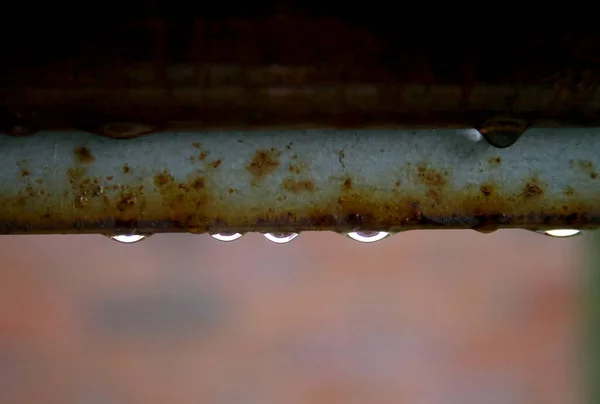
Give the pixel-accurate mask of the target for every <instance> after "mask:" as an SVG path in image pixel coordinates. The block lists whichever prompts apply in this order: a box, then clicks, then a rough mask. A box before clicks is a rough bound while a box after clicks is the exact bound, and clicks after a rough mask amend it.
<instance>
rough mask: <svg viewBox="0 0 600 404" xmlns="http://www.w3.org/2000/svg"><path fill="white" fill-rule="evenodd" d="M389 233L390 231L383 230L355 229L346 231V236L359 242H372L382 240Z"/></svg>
mask: <svg viewBox="0 0 600 404" xmlns="http://www.w3.org/2000/svg"><path fill="white" fill-rule="evenodd" d="M389 235H390V233H388V232H385V231H357V232H352V233H348V237H350V238H351V239H353V240H356V241H360V242H361V243H374V242H376V241H379V240H383V239H384V238H386V237H387V236H389Z"/></svg>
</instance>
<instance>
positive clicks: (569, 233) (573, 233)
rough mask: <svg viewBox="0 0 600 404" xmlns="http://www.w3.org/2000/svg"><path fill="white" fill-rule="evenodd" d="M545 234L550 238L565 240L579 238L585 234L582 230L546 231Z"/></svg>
mask: <svg viewBox="0 0 600 404" xmlns="http://www.w3.org/2000/svg"><path fill="white" fill-rule="evenodd" d="M543 233H544V234H545V235H547V236H550V237H558V238H565V237H573V236H577V235H579V234H581V233H583V232H582V231H581V230H576V229H557V230H546V231H544V232H543Z"/></svg>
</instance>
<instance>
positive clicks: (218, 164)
mask: <svg viewBox="0 0 600 404" xmlns="http://www.w3.org/2000/svg"><path fill="white" fill-rule="evenodd" d="M221 163H222V161H221V159H219V160H215V161H213V162H212V163H210V165H211V166H212V167H213V168H218V167H219V166H220V165H221Z"/></svg>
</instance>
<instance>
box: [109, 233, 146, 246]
mask: <svg viewBox="0 0 600 404" xmlns="http://www.w3.org/2000/svg"><path fill="white" fill-rule="evenodd" d="M111 238H112V239H113V240H115V241H118V242H119V243H126V244H131V243H137V242H138V241H142V240H143V239H145V238H146V236H142V235H141V234H118V235H116V236H111Z"/></svg>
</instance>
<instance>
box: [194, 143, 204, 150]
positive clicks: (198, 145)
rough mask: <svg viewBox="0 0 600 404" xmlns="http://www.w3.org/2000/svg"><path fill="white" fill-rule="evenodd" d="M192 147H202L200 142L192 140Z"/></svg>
mask: <svg viewBox="0 0 600 404" xmlns="http://www.w3.org/2000/svg"><path fill="white" fill-rule="evenodd" d="M192 147H193V148H195V149H200V148H202V145H201V144H200V143H198V142H193V143H192Z"/></svg>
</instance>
